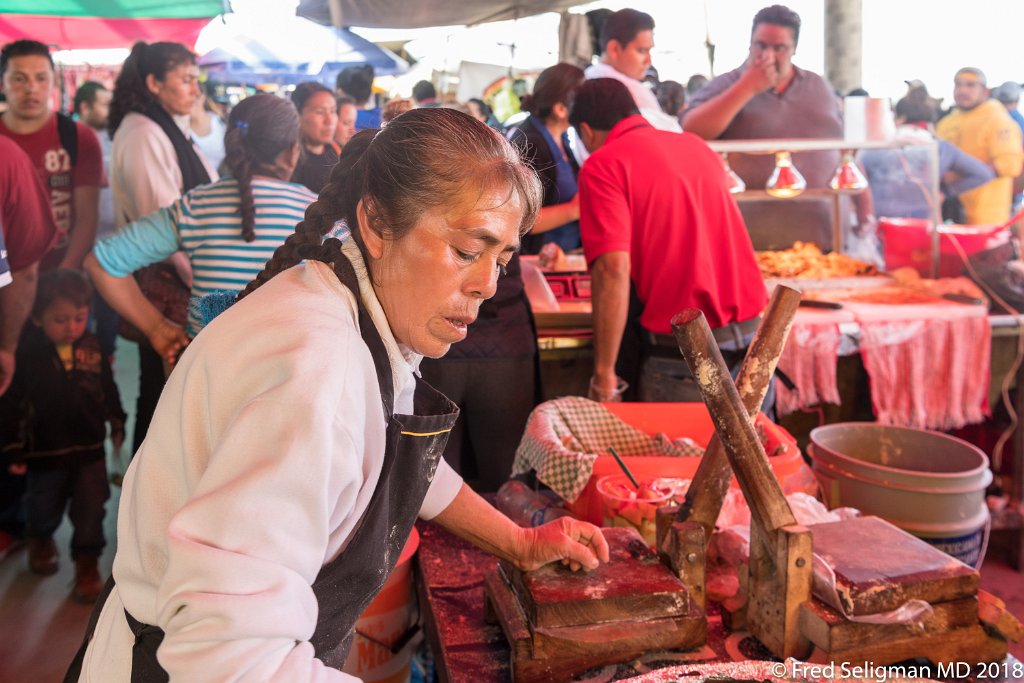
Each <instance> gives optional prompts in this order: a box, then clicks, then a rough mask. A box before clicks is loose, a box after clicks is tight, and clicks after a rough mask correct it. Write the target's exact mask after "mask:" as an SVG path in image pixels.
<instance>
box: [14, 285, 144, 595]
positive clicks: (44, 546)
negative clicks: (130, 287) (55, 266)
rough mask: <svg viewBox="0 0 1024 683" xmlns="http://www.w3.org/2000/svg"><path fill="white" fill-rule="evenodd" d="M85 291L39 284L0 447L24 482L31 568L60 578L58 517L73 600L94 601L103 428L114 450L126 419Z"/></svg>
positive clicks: (104, 487)
mask: <svg viewBox="0 0 1024 683" xmlns="http://www.w3.org/2000/svg"><path fill="white" fill-rule="evenodd" d="M91 302H92V286H91V285H90V284H89V281H88V279H87V278H86V277H85V275H84V274H83V273H81V272H79V271H75V270H66V269H60V270H53V271H49V272H46V273H43V274H41V275H40V276H39V287H38V291H37V293H36V301H35V305H34V306H33V308H32V318H31V324H29V325H26V326H25V331H24V333H23V335H22V340H21V343H20V345H19V346H18V352H17V356H16V363H15V373H14V380H13V383H12V384H11V388H10V390H9V391H8V392H7V393H6V394H4V395H3V397H0V443H2V444H3V452H4V454H5V455H6V457H7V459H8V462H10V463H13V466H14V468H16V469H17V468H20V469H21V471H23V472H25V473H26V477H27V480H26V488H27V490H26V493H25V522H26V531H27V536H28V562H29V568H30V569H31V570H32V571H33V572H35V573H36V574H53V573H54V572H56V571H57V548H56V546H55V545H54V542H53V532H54V531H55V530H56V529H57V527H58V526H59V525H60V523H61V520H62V519H63V517H64V510H65V509H67V510H68V516H69V517H70V519H71V524H72V526H73V527H74V533H73V535H72V537H71V556H72V558H74V560H75V585H74V596H75V598H76V599H78V600H80V601H82V602H91V601H94V600H95V599H96V597H97V596H98V595H99V593H100V591H101V590H102V588H103V583H102V581H100V575H99V568H98V566H97V561H98V559H99V556H100V552H101V551H102V550H103V546H104V545H105V543H106V541H105V539H104V537H103V515H104V504H105V503H106V501H107V498H109V497H110V488H109V485H108V483H107V468H106V463H105V460H104V445H103V442H104V439H105V438H106V436H107V426H106V423H107V422H109V423H110V438H111V441H112V442H113V443H114V447H115V448H120V446H121V443H122V442H123V441H124V420H125V413H124V410H122V408H121V398H120V396H119V395H118V392H117V387H116V385H115V384H114V377H113V374H112V373H111V370H110V364H109V362H108V361H107V358H106V357H105V356H104V355H103V353H102V351H101V350H100V345H99V340H98V339H97V337H96V336H95V335H93V334H92V333H89V332H87V331H86V322H87V320H88V318H89V306H90V304H91Z"/></svg>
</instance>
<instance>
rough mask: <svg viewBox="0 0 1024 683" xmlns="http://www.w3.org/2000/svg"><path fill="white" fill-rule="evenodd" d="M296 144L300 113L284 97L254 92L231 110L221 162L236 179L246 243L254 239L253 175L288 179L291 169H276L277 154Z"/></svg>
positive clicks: (243, 236) (254, 205)
mask: <svg viewBox="0 0 1024 683" xmlns="http://www.w3.org/2000/svg"><path fill="white" fill-rule="evenodd" d="M298 143H299V113H298V112H297V111H296V110H295V107H294V106H293V105H292V103H291V102H289V101H287V100H283V99H281V98H280V97H276V96H274V95H266V94H259V95H253V96H252V97H247V98H245V99H244V100H242V101H241V102H239V103H238V106H236V107H235V108H234V109H232V110H231V115H230V116H229V117H228V132H227V133H226V134H225V135H224V151H225V152H226V156H225V157H224V163H225V164H226V165H227V167H228V169H230V171H231V177H232V178H234V179H235V180H236V181H238V194H239V197H240V199H241V202H240V204H239V208H238V210H239V213H240V214H241V216H242V238H243V239H244V240H245V241H246V242H252V241H253V240H255V239H256V231H255V224H256V204H255V202H254V200H253V195H252V176H253V174H254V173H258V174H260V175H265V176H270V177H273V178H278V179H280V180H288V178H289V177H290V173H291V169H290V168H287V169H285V168H279V167H278V164H277V157H278V155H279V154H280V153H281V152H283V151H285V150H287V149H290V148H291V147H294V146H295V145H297V144H298ZM286 174H288V175H286Z"/></svg>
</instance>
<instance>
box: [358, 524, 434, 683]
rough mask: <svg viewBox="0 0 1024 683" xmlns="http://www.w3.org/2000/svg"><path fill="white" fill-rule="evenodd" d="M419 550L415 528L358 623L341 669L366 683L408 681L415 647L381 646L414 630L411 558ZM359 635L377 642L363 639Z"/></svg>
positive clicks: (410, 644) (417, 534)
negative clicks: (393, 649) (392, 650)
mask: <svg viewBox="0 0 1024 683" xmlns="http://www.w3.org/2000/svg"><path fill="white" fill-rule="evenodd" d="M419 547H420V534H419V532H418V531H417V530H416V528H415V527H413V530H412V533H411V534H409V540H408V541H406V543H405V547H404V548H402V554H401V555H400V556H399V557H398V563H397V564H396V565H395V569H394V570H393V571H392V572H391V576H389V577H388V580H387V581H386V582H385V583H384V587H383V588H381V590H380V593H378V594H377V597H375V598H374V599H373V602H371V603H370V604H369V606H368V607H367V608H366V610H365V611H364V612H363V613H362V614H361V615H360V617H359V619H358V620H357V621H356V631H357V633H356V635H355V639H354V640H353V642H352V649H351V650H350V651H349V653H348V659H346V660H345V665H344V666H343V667H342V668H341V669H342V671H344V672H345V673H347V674H352V675H353V676H357V677H359V678H361V679H363V680H364V681H367V683H371V682H372V683H404V682H405V681H408V680H409V676H410V668H411V663H412V650H413V646H412V643H406V644H405V647H403V648H401V649H400V650H399V651H398V652H394V653H393V652H391V649H390V648H387V647H384V646H383V645H381V643H384V644H388V645H391V644H393V643H397V642H398V641H399V640H401V639H402V638H403V637H405V636H406V634H407V633H408V632H409V629H410V628H412V627H413V613H414V610H413V600H414V599H415V598H414V594H413V585H412V562H411V560H412V556H413V555H414V554H416V550H417V549H418V548H419ZM360 633H365V634H366V635H368V636H370V638H373V640H375V641H377V642H372V641H371V640H369V639H367V638H365V637H363V636H362V635H360Z"/></svg>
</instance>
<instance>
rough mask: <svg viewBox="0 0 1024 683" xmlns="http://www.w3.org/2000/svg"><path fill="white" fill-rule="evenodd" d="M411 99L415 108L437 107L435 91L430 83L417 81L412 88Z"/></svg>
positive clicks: (438, 104)
mask: <svg viewBox="0 0 1024 683" xmlns="http://www.w3.org/2000/svg"><path fill="white" fill-rule="evenodd" d="M412 99H413V101H414V102H415V103H416V106H417V107H439V106H441V103H440V102H438V101H437V90H436V89H435V88H434V84H433V83H431V82H430V81H418V82H417V83H416V85H414V86H412Z"/></svg>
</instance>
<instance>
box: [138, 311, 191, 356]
mask: <svg viewBox="0 0 1024 683" xmlns="http://www.w3.org/2000/svg"><path fill="white" fill-rule="evenodd" d="M146 337H147V338H148V339H149V343H150V344H152V345H153V348H154V349H155V350H156V352H157V353H159V354H160V357H161V358H163V359H164V360H165V361H167V363H169V364H171V365H173V364H174V362H175V361H176V360H177V359H178V355H179V354H180V353H181V351H182V349H184V348H185V346H186V345H187V344H188V342H189V339H188V335H187V334H185V330H183V329H182V328H181V326H180V325H177V324H175V323H173V322H171V321H170V320H168V319H167V318H161V319H160V322H159V323H158V324H157V326H156V327H155V328H153V329H152V330H150V332H149V333H148V334H147V335H146Z"/></svg>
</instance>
